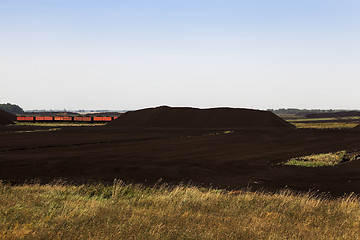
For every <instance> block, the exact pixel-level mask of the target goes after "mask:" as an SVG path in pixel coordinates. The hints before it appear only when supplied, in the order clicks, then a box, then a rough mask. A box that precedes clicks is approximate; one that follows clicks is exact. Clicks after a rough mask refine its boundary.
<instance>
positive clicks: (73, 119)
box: [17, 116, 118, 123]
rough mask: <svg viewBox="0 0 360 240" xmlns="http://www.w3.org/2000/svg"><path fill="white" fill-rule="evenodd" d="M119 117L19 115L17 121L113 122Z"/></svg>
mask: <svg viewBox="0 0 360 240" xmlns="http://www.w3.org/2000/svg"><path fill="white" fill-rule="evenodd" d="M116 118H118V117H79V116H77V117H69V116H35V117H28V116H19V117H17V121H19V122H52V121H55V122H88V123H90V122H98V123H100V122H111V121H112V120H115V119H116Z"/></svg>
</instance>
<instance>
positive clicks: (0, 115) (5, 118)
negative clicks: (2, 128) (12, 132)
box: [0, 110, 16, 125]
mask: <svg viewBox="0 0 360 240" xmlns="http://www.w3.org/2000/svg"><path fill="white" fill-rule="evenodd" d="M14 121H16V115H14V114H12V113H8V112H5V111H3V110H0V125H8V124H11V123H13V122H14Z"/></svg>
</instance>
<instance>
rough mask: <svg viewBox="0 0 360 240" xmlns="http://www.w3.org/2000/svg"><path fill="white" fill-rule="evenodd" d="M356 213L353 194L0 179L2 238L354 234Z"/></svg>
mask: <svg viewBox="0 0 360 240" xmlns="http://www.w3.org/2000/svg"><path fill="white" fill-rule="evenodd" d="M359 216H360V199H359V198H358V197H357V196H355V195H349V196H347V197H342V198H337V199H333V200H331V199H328V198H326V197H315V196H312V195H311V194H300V195H296V194H294V193H291V192H289V191H282V192H280V193H275V194H268V193H261V192H256V193H252V192H248V191H235V192H234V191H233V192H229V191H225V190H216V189H205V188H197V187H191V186H190V187H185V186H175V187H166V186H161V187H143V186H141V185H125V184H123V183H122V182H121V181H117V182H115V184H114V185H113V186H104V185H81V186H71V185H67V186H66V185H61V184H55V185H36V184H35V185H22V186H9V185H6V184H0V219H1V220H0V238H1V239H34V238H36V239H356V238H357V237H358V236H359V234H360V228H359V226H360V218H359Z"/></svg>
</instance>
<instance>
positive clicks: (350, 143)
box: [0, 126, 360, 195]
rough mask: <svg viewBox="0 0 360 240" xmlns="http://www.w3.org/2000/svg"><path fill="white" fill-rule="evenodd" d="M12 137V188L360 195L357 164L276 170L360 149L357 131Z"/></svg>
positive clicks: (8, 142)
mask: <svg viewBox="0 0 360 240" xmlns="http://www.w3.org/2000/svg"><path fill="white" fill-rule="evenodd" d="M24 128H26V127H22V128H21V129H22V130H24ZM33 129H34V128H33ZM15 130H19V127H18V128H17V129H15V128H11V127H1V128H0V139H1V140H0V142H1V144H0V179H2V180H5V181H11V182H15V183H16V182H24V181H27V180H31V179H39V180H41V181H42V182H43V183H46V182H50V181H52V180H56V179H59V178H62V179H66V180H68V181H72V182H75V183H82V182H89V181H103V182H105V183H112V181H113V179H114V178H117V179H122V180H124V181H133V182H136V183H142V184H150V185H151V184H154V183H155V182H157V181H158V180H159V179H162V181H163V182H168V183H174V184H176V183H179V182H185V183H187V182H189V181H191V182H192V183H193V184H196V185H204V186H209V185H212V186H214V187H221V188H230V189H240V188H245V187H251V188H252V189H255V190H256V189H265V190H269V191H276V190H279V189H282V188H284V187H288V188H290V189H294V190H301V191H308V190H310V189H311V190H319V191H321V192H330V193H331V194H332V195H343V193H350V192H355V193H360V161H353V162H349V163H344V164H341V165H339V166H336V167H325V168H316V169H315V168H312V169H311V168H299V167H284V166H279V165H278V163H280V162H283V161H285V160H287V159H289V158H291V157H296V156H301V155H308V154H312V153H320V152H331V151H338V150H343V149H348V150H351V149H358V148H360V131H359V130H354V129H350V130H310V129H308V130H300V129H263V130H260V129H257V130H254V129H252V130H249V129H248V130H246V129H238V130H236V129H223V130H212V129H172V130H170V129H167V130H164V129H126V128H119V127H108V126H106V127H81V128H80V127H79V128H75V127H69V128H63V129H62V130H61V131H55V132H33V133H16V131H15ZM225 130H233V132H227V134H225ZM216 133H218V134H216Z"/></svg>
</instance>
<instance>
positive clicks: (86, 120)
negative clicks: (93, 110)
mask: <svg viewBox="0 0 360 240" xmlns="http://www.w3.org/2000/svg"><path fill="white" fill-rule="evenodd" d="M91 121H92V119H91V117H74V122H91Z"/></svg>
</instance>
